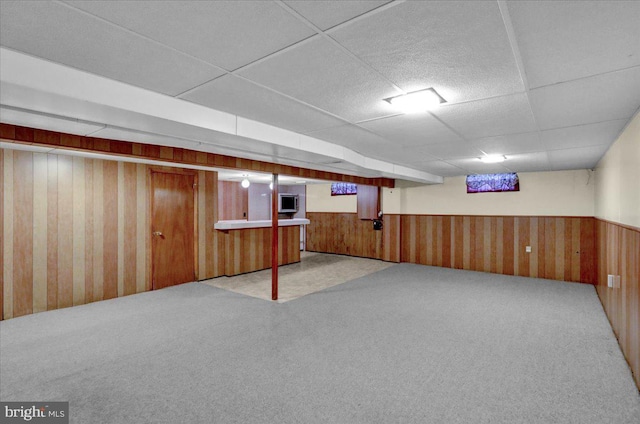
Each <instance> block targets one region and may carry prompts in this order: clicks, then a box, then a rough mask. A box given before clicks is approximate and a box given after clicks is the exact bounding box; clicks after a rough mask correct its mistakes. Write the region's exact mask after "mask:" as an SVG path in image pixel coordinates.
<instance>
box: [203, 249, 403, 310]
mask: <svg viewBox="0 0 640 424" xmlns="http://www.w3.org/2000/svg"><path fill="white" fill-rule="evenodd" d="M391 265H393V263H391V262H383V261H380V260H377V259H367V258H356V257H352V256H343V255H332V254H328V253H316V252H300V262H298V263H296V264H290V265H284V266H281V267H280V268H279V269H278V302H287V301H289V300H293V299H297V298H299V297H301V296H305V295H307V294H310V293H315V292H317V291H320V290H323V289H326V288H327V287H333V286H336V285H338V284H342V283H346V282H347V281H350V280H354V279H356V278H360V277H363V276H365V275H368V274H372V273H374V272H376V271H380V270H382V269H385V268H388V267H390V266H391ZM201 283H205V284H209V285H211V286H214V287H218V288H221V289H224V290H229V291H232V292H236V293H240V294H244V295H247V296H252V297H257V298H259V299H264V300H271V269H265V270H262V271H256V272H251V273H248V274H242V275H237V276H235V277H217V278H212V279H210V280H204V281H201Z"/></svg>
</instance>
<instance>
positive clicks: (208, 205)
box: [201, 172, 223, 278]
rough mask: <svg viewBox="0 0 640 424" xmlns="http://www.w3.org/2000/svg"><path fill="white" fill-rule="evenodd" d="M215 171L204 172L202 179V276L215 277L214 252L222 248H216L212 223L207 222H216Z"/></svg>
mask: <svg viewBox="0 0 640 424" xmlns="http://www.w3.org/2000/svg"><path fill="white" fill-rule="evenodd" d="M217 175H218V174H217V173H215V172H206V173H205V175H204V179H203V180H201V181H204V184H205V187H206V190H205V195H204V204H203V205H204V208H205V212H204V213H203V214H202V215H203V216H204V220H205V224H204V225H205V248H204V249H203V250H204V251H205V275H204V278H212V277H216V276H218V275H220V274H218V272H217V270H216V262H217V261H216V257H215V256H216V254H217V253H218V252H219V253H223V250H217V249H216V238H217V237H216V231H215V229H214V228H213V225H212V224H209V225H207V223H215V222H216V209H217V207H218V204H217V202H216V201H215V196H214V195H215V194H216V193H217V189H218V178H217Z"/></svg>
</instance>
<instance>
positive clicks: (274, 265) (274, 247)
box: [271, 174, 278, 300]
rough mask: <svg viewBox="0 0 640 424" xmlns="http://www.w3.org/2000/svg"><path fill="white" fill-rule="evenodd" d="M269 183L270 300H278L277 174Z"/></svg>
mask: <svg viewBox="0 0 640 424" xmlns="http://www.w3.org/2000/svg"><path fill="white" fill-rule="evenodd" d="M271 182H272V184H273V190H272V191H271V300H278V174H273V176H272V178H271Z"/></svg>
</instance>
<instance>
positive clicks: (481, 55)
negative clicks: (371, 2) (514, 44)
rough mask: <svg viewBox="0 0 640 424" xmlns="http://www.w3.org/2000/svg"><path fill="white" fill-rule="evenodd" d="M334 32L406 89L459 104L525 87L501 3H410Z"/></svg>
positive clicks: (352, 49) (358, 53) (355, 52)
mask: <svg viewBox="0 0 640 424" xmlns="http://www.w3.org/2000/svg"><path fill="white" fill-rule="evenodd" d="M330 33H331V36H332V37H333V38H335V39H336V40H338V41H339V42H340V43H341V44H342V45H344V46H345V47H346V48H347V49H349V50H350V51H351V52H353V53H354V54H355V55H357V56H358V57H360V58H361V59H363V60H364V61H365V62H367V63H369V64H370V65H371V66H373V67H374V68H375V69H377V70H378V71H379V72H381V73H382V74H383V75H385V76H386V77H387V78H389V79H390V80H392V81H393V82H394V83H396V84H398V85H399V86H400V87H401V88H402V89H403V90H406V91H415V90H419V89H422V88H427V87H434V88H435V89H436V90H437V91H438V92H439V93H440V94H441V95H442V96H443V97H444V98H445V99H446V100H447V101H449V102H451V103H457V102H461V101H469V100H475V99H480V98H485V97H493V96H498V95H503V94H509V93H514V92H519V91H523V90H524V86H523V83H522V79H521V78H520V74H519V72H518V68H517V65H516V61H515V58H514V56H513V53H512V50H511V46H510V44H509V39H508V37H507V32H506V30H505V27H504V24H503V22H502V17H501V15H500V10H499V8H498V4H497V2H486V1H485V2H481V1H476V2H429V1H408V2H405V3H401V4H398V5H397V6H395V7H390V8H389V9H387V10H385V11H384V13H378V14H372V15H371V16H367V17H366V18H364V19H362V20H358V21H356V22H354V23H352V24H348V25H345V26H344V27H338V28H336V30H335V31H331V32H330Z"/></svg>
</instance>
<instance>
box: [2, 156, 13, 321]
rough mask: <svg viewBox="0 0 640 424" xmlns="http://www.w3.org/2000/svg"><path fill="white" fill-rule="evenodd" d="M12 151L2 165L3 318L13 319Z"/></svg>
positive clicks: (5, 157)
mask: <svg viewBox="0 0 640 424" xmlns="http://www.w3.org/2000/svg"><path fill="white" fill-rule="evenodd" d="M13 153H14V152H13V151H12V150H7V151H5V153H4V163H3V183H4V184H3V185H2V187H3V191H4V195H3V201H4V202H3V208H2V209H3V212H4V215H3V234H2V235H3V240H2V244H3V254H4V261H3V266H4V269H3V275H2V280H3V287H2V292H3V299H2V301H3V317H4V318H13Z"/></svg>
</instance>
